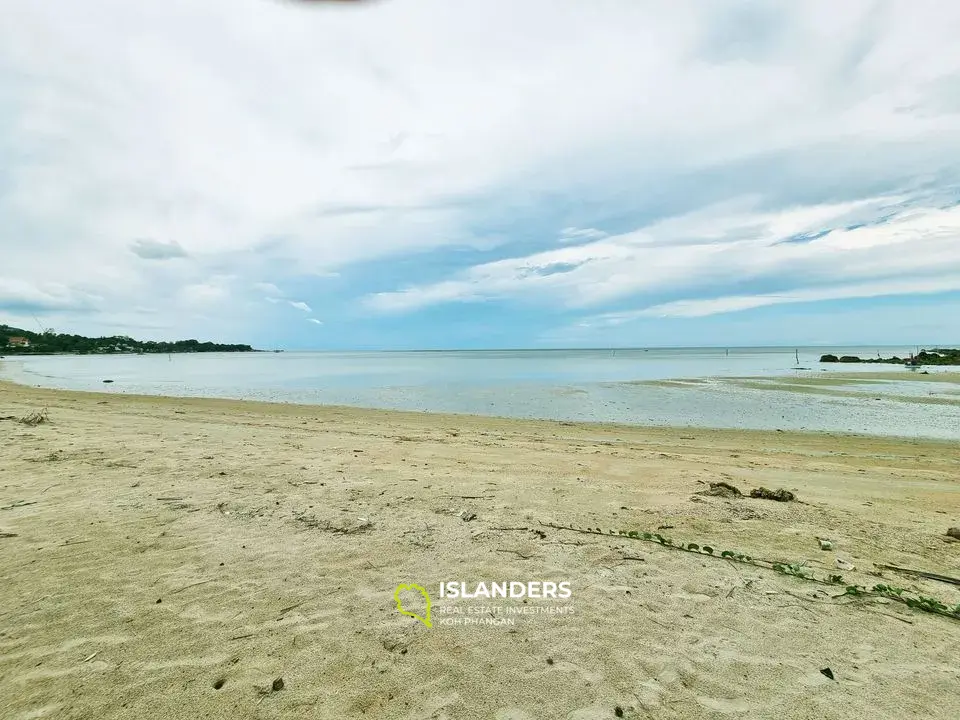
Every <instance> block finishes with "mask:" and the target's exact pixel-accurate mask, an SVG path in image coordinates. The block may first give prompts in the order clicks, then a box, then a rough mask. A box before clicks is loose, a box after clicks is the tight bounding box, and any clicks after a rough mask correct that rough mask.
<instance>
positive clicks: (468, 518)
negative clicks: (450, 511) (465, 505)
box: [460, 510, 477, 522]
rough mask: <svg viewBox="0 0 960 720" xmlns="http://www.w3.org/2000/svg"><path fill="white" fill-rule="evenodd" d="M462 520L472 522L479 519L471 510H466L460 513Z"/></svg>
mask: <svg viewBox="0 0 960 720" xmlns="http://www.w3.org/2000/svg"><path fill="white" fill-rule="evenodd" d="M460 519H461V520H463V521H464V522H470V521H471V520H476V519H477V514H476V513H475V512H470V511H469V510H464V511H462V512H461V513H460Z"/></svg>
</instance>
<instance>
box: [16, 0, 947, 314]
mask: <svg viewBox="0 0 960 720" xmlns="http://www.w3.org/2000/svg"><path fill="white" fill-rule="evenodd" d="M3 5H4V10H3V15H4V22H3V23H0V87H2V88H3V103H2V110H0V113H2V114H3V115H2V117H0V128H3V130H2V131H0V167H2V168H3V173H4V178H3V185H4V194H3V195H2V196H0V228H3V233H4V236H3V238H0V242H2V243H3V248H2V256H3V265H4V270H3V272H4V274H5V276H6V277H7V278H15V279H16V280H17V282H22V283H25V284H26V286H29V287H30V288H34V289H36V288H39V287H41V286H45V287H48V288H52V287H58V288H60V290H58V291H57V292H53V291H43V292H40V291H37V292H40V294H39V295H36V296H34V297H33V299H32V300H29V302H35V303H36V307H38V308H49V309H52V308H54V307H56V308H59V310H58V311H61V312H63V313H65V315H64V316H63V319H64V321H67V320H70V319H71V316H70V315H69V313H71V312H75V311H76V312H79V311H78V310H75V308H77V307H80V306H82V307H83V308H84V309H85V311H90V310H92V311H94V312H95V314H96V316H97V318H98V322H105V323H109V321H110V318H111V317H116V318H117V321H118V322H119V321H120V320H121V316H122V315H123V313H122V312H121V309H122V308H125V307H132V306H134V305H136V304H143V303H151V304H152V303H156V304H157V307H158V308H160V309H161V312H160V315H161V316H162V320H163V322H166V323H169V324H170V325H172V326H173V327H177V326H183V327H192V323H193V322H194V320H193V316H192V314H191V312H189V310H190V305H189V303H191V302H194V301H195V302H198V303H202V304H204V305H205V306H211V305H212V304H213V301H215V300H216V301H225V300H227V299H230V300H232V301H239V300H241V299H244V298H246V297H247V295H246V293H251V295H252V293H253V292H257V293H258V295H257V299H256V302H257V304H258V305H259V306H261V307H264V303H263V301H262V299H260V296H263V295H266V296H267V298H268V300H270V301H271V302H273V301H274V300H276V299H277V298H282V297H284V295H283V294H282V293H280V292H275V291H276V290H277V288H276V287H275V286H273V285H272V283H264V286H266V285H271V287H270V288H267V287H259V288H255V287H253V283H254V282H256V280H257V279H258V278H260V277H271V278H272V279H274V280H275V281H276V282H277V283H278V284H279V285H281V286H282V287H287V283H286V280H287V278H289V277H292V276H298V277H303V276H307V275H309V274H311V273H313V274H316V275H320V276H324V275H328V276H335V274H336V273H337V272H338V271H339V270H340V269H342V268H343V267H345V266H347V265H349V264H351V263H360V262H366V261H371V260H376V259H384V258H388V257H390V256H393V255H401V254H404V253H409V252H412V251H414V250H425V249H435V248H440V247H444V246H456V247H462V246H468V247H474V246H475V245H476V244H477V243H480V244H483V243H485V242H488V238H489V237H492V236H493V235H496V234H497V233H499V232H500V231H499V229H498V230H496V231H495V232H490V233H487V231H486V230H484V233H482V234H481V236H475V233H479V231H478V230H476V228H478V227H483V226H484V224H485V221H486V220H487V218H485V217H484V216H483V213H484V212H485V211H486V210H488V209H489V207H490V206H492V205H497V206H499V205H500V204H501V203H497V202H496V201H495V200H490V198H491V197H493V198H499V197H507V198H509V199H510V202H511V203H512V204H511V205H510V207H511V208H513V209H520V210H523V209H525V208H529V207H533V206H536V204H537V203H538V202H541V201H542V199H543V198H547V199H548V200H549V201H550V202H552V203H553V206H554V207H555V208H556V207H559V208H563V209H564V211H563V217H562V219H561V220H557V222H558V224H563V225H569V227H568V228H566V230H564V231H563V232H561V234H560V237H559V238H553V237H544V238H543V243H544V247H546V246H547V245H551V244H552V245H554V246H556V242H557V240H558V239H559V241H560V242H561V243H562V247H560V248H557V249H556V252H555V253H554V254H551V253H544V254H531V255H527V256H524V257H518V258H515V259H506V260H502V261H499V262H497V263H490V264H486V265H481V266H478V267H476V268H473V269H470V270H468V271H466V272H463V273H462V274H455V275H453V274H452V275H451V276H450V277H448V278H446V279H444V280H442V281H441V282H438V283H434V284H425V285H422V286H417V287H405V283H404V282H403V281H402V279H401V280H399V281H398V282H396V283H395V285H394V286H393V287H403V288H405V289H403V290H401V291H399V292H394V293H389V292H388V293H382V294H379V295H377V296H375V297H373V298H371V300H370V304H371V305H372V306H373V307H376V308H380V309H388V308H394V309H414V308H417V307H423V306H424V305H426V304H430V303H435V302H446V301H450V300H455V299H462V298H474V299H483V298H488V297H506V298H511V297H547V298H553V297H560V298H562V299H563V301H564V302H566V303H568V304H569V305H571V306H574V307H576V306H584V307H593V306H595V305H597V304H600V303H603V302H605V301H607V300H613V299H621V298H624V297H626V296H629V295H630V294H632V293H653V292H656V291H672V290H674V289H676V288H677V287H690V288H695V287H699V286H701V285H705V286H710V287H712V286H713V285H716V284H718V283H720V282H727V283H730V282H733V279H736V278H737V277H739V276H743V277H772V276H773V275H774V274H776V273H778V272H796V273H813V274H815V273H821V274H822V278H821V279H822V281H824V282H828V281H832V280H836V279H837V278H836V275H837V272H838V269H839V264H838V263H837V262H836V261H834V262H833V263H832V267H831V262H830V261H829V260H827V259H825V258H827V256H828V253H827V249H828V247H830V248H831V249H832V251H835V252H837V253H840V256H841V257H845V258H847V259H848V260H850V261H852V260H853V259H854V258H856V262H862V263H864V267H863V268H860V270H859V276H860V278H861V279H864V280H866V279H869V278H870V277H873V276H879V275H880V274H882V273H883V272H887V271H889V270H890V262H891V257H892V253H893V252H894V251H896V252H899V253H901V254H903V251H904V247H905V246H906V243H907V241H906V240H901V239H898V238H897V237H895V236H893V235H891V234H889V233H888V234H887V235H885V236H884V237H885V238H886V240H887V242H888V245H889V248H891V251H890V252H887V251H885V250H883V248H882V247H881V246H880V245H881V243H880V241H879V240H878V236H876V235H870V234H867V233H861V234H857V233H856V232H855V231H850V232H845V233H843V234H842V236H840V235H838V236H836V237H833V239H832V240H831V241H830V242H833V243H834V245H833V246H829V244H823V243H821V244H820V245H817V243H820V241H817V243H811V244H810V245H809V246H801V245H798V246H796V247H789V246H784V247H783V248H782V249H775V248H773V247H771V246H770V245H769V243H768V244H767V245H764V244H763V243H764V242H765V241H764V238H767V239H769V238H771V237H775V236H779V237H785V236H786V235H787V234H788V233H789V232H790V231H791V228H809V229H811V231H812V230H816V229H818V228H817V224H818V223H819V222H820V219H821V217H827V218H829V217H833V215H832V214H836V213H840V212H841V210H839V209H838V207H837V206H835V205H829V204H828V205H825V204H824V203H823V202H821V201H803V202H801V204H800V206H799V207H798V209H797V210H795V211H793V212H789V213H779V212H778V213H774V212H766V213H765V212H764V211H761V210H758V209H756V207H759V205H758V206H747V207H746V208H745V209H744V210H743V211H742V215H741V216H740V217H739V219H737V217H736V213H734V212H732V211H731V210H730V209H729V208H727V209H726V210H725V211H724V212H720V211H718V210H717V209H716V208H713V209H711V210H709V211H708V212H706V213H704V214H702V215H700V216H698V215H696V214H689V213H687V214H684V213H682V212H679V211H678V212H677V214H678V217H677V218H676V219H675V220H674V221H673V222H675V223H679V224H678V225H675V226H670V225H669V223H667V224H666V225H663V226H656V225H651V226H648V227H646V228H643V229H641V230H640V231H638V232H637V233H627V234H624V233H620V232H619V231H618V234H616V235H614V236H611V237H606V236H604V235H602V231H600V230H596V229H594V228H593V227H590V225H594V224H596V225H599V226H600V227H604V228H608V229H610V228H612V227H613V225H612V224H611V225H608V224H606V223H605V222H604V221H603V217H620V216H623V215H629V213H630V211H631V210H632V203H634V202H639V200H640V199H642V198H644V197H646V196H649V195H655V194H656V193H657V192H659V191H660V189H661V188H660V185H659V183H660V181H661V179H664V178H674V179H676V178H677V177H678V176H680V175H683V176H684V177H688V178H693V179H696V178H699V177H700V176H701V174H702V173H714V172H716V171H717V169H718V168H724V167H728V166H730V165H731V164H736V163H741V162H742V163H746V162H750V161H751V160H752V159H755V158H758V157H761V156H765V155H770V154H776V153H780V154H783V157H784V158H785V160H784V172H785V173H787V171H788V170H790V169H791V168H793V167H794V165H796V164H797V163H798V162H799V161H800V160H803V159H805V158H808V157H812V156H814V155H816V156H817V157H822V158H825V161H824V163H823V164H822V167H820V166H818V167H817V174H816V176H814V177H812V178H810V177H808V178H805V179H804V182H805V183H806V185H805V187H803V188H800V189H801V190H809V189H810V188H816V187H820V186H823V185H829V184H831V183H833V184H834V185H836V186H838V187H839V185H841V184H842V183H841V179H842V178H841V175H842V172H843V173H848V175H849V176H852V177H856V178H857V179H858V180H859V181H863V182H865V181H864V180H863V178H865V177H870V178H871V179H874V178H876V176H878V175H881V174H883V173H888V174H887V175H882V177H880V178H879V179H878V183H879V180H882V179H884V178H888V177H891V174H892V175H895V176H896V177H897V178H900V177H907V178H909V179H918V178H923V177H933V178H937V177H939V176H938V173H941V172H944V171H946V173H947V175H949V174H950V173H951V172H952V173H954V174H955V173H956V162H955V161H953V160H951V158H954V157H957V156H958V154H960V114H958V113H957V110H958V108H960V103H958V98H960V91H958V88H960V84H958V83H957V80H956V79H957V76H958V70H960V55H958V54H957V53H956V51H955V38H956V36H957V35H958V33H960V6H958V5H956V4H953V3H935V4H933V3H931V4H924V3H920V4H918V3H915V2H908V1H906V0H895V1H894V2H890V3H884V4H882V5H877V4H875V3H874V2H871V1H867V0H849V1H848V2H844V3H839V4H838V3H826V2H807V3H789V4H779V5H777V6H776V7H775V8H774V9H772V10H771V9H770V8H767V9H763V8H762V7H759V6H757V5H756V4H754V3H749V2H731V3H723V4H710V3H706V4H705V3H698V2H676V3H641V2H637V1H636V0H611V1H610V2H602V3H598V2H592V3H591V2H584V1H583V0H526V1H525V2H523V3H516V2H510V1H508V0H490V1H489V2H477V3H468V4H460V3H450V2H448V1H447V0H405V1H403V2H400V1H396V2H374V3H369V4H367V5H366V6H365V7H363V8H349V9H344V8H337V7H327V6H324V7H319V6H315V7H311V5H312V4H309V3H289V2H272V1H270V0H207V1H206V2H203V3H197V2H195V1H194V0H142V1H141V2H137V3H130V2H129V1H128V0H85V2H83V3H64V2H62V0H6V2H4V4H3ZM744 13H748V14H751V13H752V15H750V17H749V18H748V19H751V20H756V19H757V17H759V19H760V20H762V22H744V21H743V19H744V18H743V14H744ZM757 13H760V15H759V16H756V14H757ZM755 16H756V17H755ZM507 17H508V18H509V20H510V21H509V22H504V18H507ZM491 38H496V43H495V44H494V45H491V42H490V39H491ZM437 58H442V61H441V62H438V61H437ZM732 89H735V92H734V91H733V90H732ZM281 100H282V102H281ZM851 168H852V169H851ZM640 171H642V172H641V174H642V175H643V177H645V178H648V181H646V182H645V183H638V182H636V178H637V173H638V172H640ZM841 171H842V172H841ZM801 174H802V173H801ZM848 175H843V178H846V177H848ZM709 177H712V176H708V179H709ZM838 178H840V179H838ZM745 182H746V181H745ZM747 184H749V183H747ZM879 184H880V185H883V183H879ZM883 186H884V187H886V185H883ZM664 187H665V185H664ZM789 190H791V188H787V189H786V190H784V191H783V193H784V194H788V195H789V192H788V191H789ZM840 190H843V188H840ZM747 191H751V192H756V193H758V194H759V195H761V196H763V195H765V194H766V193H767V191H768V188H766V187H764V186H762V185H760V186H757V185H755V186H753V187H748V188H746V189H744V188H738V189H736V190H735V191H734V190H731V193H732V194H742V193H744V192H747ZM872 192H877V191H872ZM801 194H803V193H801ZM840 194H843V193H842V192H841V193H840ZM685 195H686V188H685V187H678V189H675V190H672V191H671V195H670V197H667V198H664V200H665V201H666V200H669V201H671V203H668V204H670V206H671V207H678V206H681V207H684V208H689V207H691V205H690V204H686V205H684V204H683V203H680V202H679V201H678V200H677V197H678V196H679V197H681V198H683V197H684V196H685ZM719 195H722V193H720V194H718V196H719ZM585 196H589V197H590V198H593V200H594V204H593V205H591V204H589V203H587V202H586V201H584V203H583V204H582V206H581V205H578V204H577V202H578V201H579V200H580V199H581V198H583V197H585ZM713 199H716V198H713ZM779 199H780V200H781V201H782V200H783V198H782V197H781V198H779ZM689 202H690V203H693V202H695V201H694V200H692V199H691V200H689ZM484 203H486V205H484ZM781 204H782V203H781ZM608 205H611V206H614V205H615V207H607V206H608ZM805 205H806V206H807V207H804V206H805ZM578 207H583V208H587V209H582V210H578V209H577V208H578ZM589 208H594V209H593V210H591V209H589ZM854 211H856V208H854V209H853V210H850V211H849V212H854ZM505 212H506V211H505ZM518 212H519V210H518ZM843 212H847V211H846V210H844V211H843ZM923 212H924V213H926V214H925V216H924V218H925V220H924V221H923V222H927V223H928V224H927V225H925V226H923V227H921V223H920V221H908V220H906V219H905V220H903V221H902V222H901V224H900V226H899V228H900V231H901V232H903V233H906V234H908V235H911V237H913V238H914V239H913V240H912V241H910V243H909V244H910V246H911V247H912V248H914V249H912V250H911V251H910V252H908V253H906V256H907V257H905V262H906V264H907V265H908V266H910V267H912V268H913V270H915V271H917V272H920V271H924V272H925V271H926V269H927V268H928V266H929V263H930V258H931V257H932V256H933V254H934V253H935V252H937V251H939V249H940V248H945V252H946V261H947V263H950V262H953V258H954V253H955V251H954V250H952V249H950V248H949V247H948V246H949V243H948V242H947V240H946V236H945V235H943V233H944V232H953V225H952V224H951V223H953V219H952V216H951V217H947V216H944V218H941V219H942V220H943V221H944V222H946V223H947V225H948V226H949V227H948V228H940V227H938V226H936V222H939V220H938V218H936V217H935V215H934V214H933V211H932V209H931V208H926V209H924V210H923ZM818 213H820V215H818ZM824 213H825V215H824ZM592 214H595V215H596V217H593V216H591V215H592ZM578 215H583V217H578ZM698 218H699V219H698ZM714 218H721V219H723V218H726V219H725V220H724V224H723V226H722V227H719V226H718V227H714V226H712V225H711V224H710V221H711V220H712V219H714ZM510 220H511V218H510V217H507V218H506V221H505V224H507V225H509V221H510ZM751 223H755V224H758V225H759V227H760V229H759V230H757V229H756V228H755V227H754V225H752V224H751ZM621 225H622V223H621ZM798 232H799V231H798ZM758 233H759V234H758ZM924 233H926V234H924ZM505 235H506V237H507V238H508V239H507V240H504V241H503V243H502V248H501V249H503V250H504V252H505V253H507V254H509V252H510V251H509V244H508V243H509V242H514V240H512V238H511V236H510V235H509V233H505ZM149 238H154V239H153V240H150V239H149ZM155 238H176V241H172V240H171V241H161V240H156V239H155ZM824 240H826V238H824ZM928 242H929V243H930V244H929V245H928V244H927V243H928ZM921 243H923V246H922V247H921ZM161 245H163V247H161ZM758 248H760V249H763V252H758ZM524 252H527V251H524ZM844 253H846V255H844ZM515 254H518V255H520V254H521V253H520V251H517V252H516V253H515ZM162 257H177V258H179V259H178V260H177V261H176V262H143V260H144V259H146V258H149V259H161V258H162ZM569 266H575V267H572V268H571V267H569ZM867 266H870V267H867ZM264 268H266V270H265V269H264ZM947 271H948V270H947V269H946V268H945V269H944V270H943V272H947ZM267 272H269V275H267V274H265V273H267ZM855 272H857V271H855ZM871 273H872V275H871ZM219 274H235V275H238V276H240V281H238V282H236V283H234V284H232V285H229V289H228V287H227V285H225V284H223V283H219V282H218V281H216V280H215V279H214V278H215V277H216V276H217V275H219ZM290 287H292V285H291V286H290ZM728 290H729V292H728V294H731V295H736V294H737V292H734V291H733V290H731V289H729V288H728ZM31 292H33V291H31ZM24 294H25V291H22V289H21V291H18V292H17V297H18V298H21V300H22V298H23V296H24ZM27 294H29V293H27ZM723 294H724V293H723V292H718V293H716V296H718V297H719V296H721V295H723ZM158 297H159V298H161V299H163V300H165V301H169V302H163V303H161V302H158V301H156V300H155V298H158ZM83 298H86V300H78V299H83ZM96 298H100V300H96ZM21 300H18V301H17V302H20V301H21ZM2 302H4V301H3V300H2V299H0V303H2ZM222 307H223V311H224V312H229V310H228V309H227V308H229V307H230V303H227V302H223V305H222ZM12 308H14V305H13V303H12V301H11V302H8V303H7V306H6V309H7V311H8V312H13V311H14V310H13V309H12ZM265 309H266V308H265ZM4 310H5V306H4V305H2V304H0V312H2V311H4ZM264 317H265V316H263V315H258V314H257V313H256V312H255V311H252V310H251V311H249V312H247V313H246V314H245V315H243V320H242V322H245V323H248V324H254V323H257V322H265V321H264V320H263V318H264ZM73 319H74V320H77V321H79V318H78V317H77V316H74V317H73ZM238 322H239V321H238ZM218 327H219V326H218Z"/></svg>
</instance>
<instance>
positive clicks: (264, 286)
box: [253, 282, 283, 300]
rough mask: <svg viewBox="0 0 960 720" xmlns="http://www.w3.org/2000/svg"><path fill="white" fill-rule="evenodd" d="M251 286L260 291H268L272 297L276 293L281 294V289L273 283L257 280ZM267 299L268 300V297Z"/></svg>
mask: <svg viewBox="0 0 960 720" xmlns="http://www.w3.org/2000/svg"><path fill="white" fill-rule="evenodd" d="M253 287H254V288H255V289H257V290H259V291H260V292H265V293H269V294H270V295H271V296H272V297H273V298H276V297H277V296H278V295H283V291H282V290H281V289H280V288H278V287H277V286H276V285H274V284H273V283H268V282H258V283H254V284H253ZM267 299H268V300H270V298H267Z"/></svg>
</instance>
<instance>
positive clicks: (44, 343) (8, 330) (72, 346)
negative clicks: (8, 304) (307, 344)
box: [0, 325, 254, 355]
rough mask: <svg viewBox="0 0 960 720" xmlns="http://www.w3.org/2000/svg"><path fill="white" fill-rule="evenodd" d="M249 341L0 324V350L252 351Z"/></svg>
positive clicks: (25, 352) (85, 352)
mask: <svg viewBox="0 0 960 720" xmlns="http://www.w3.org/2000/svg"><path fill="white" fill-rule="evenodd" d="M11 338H26V339H27V341H28V342H29V343H30V344H29V345H27V346H22V345H19V344H15V345H11V344H10V339H11ZM253 351H254V350H253V348H252V347H250V346H249V345H241V344H221V343H212V342H200V341H199V340H173V341H156V340H134V339H133V338H131V337H127V336H125V335H112V336H109V337H96V338H91V337H85V336H83V335H71V334H68V333H57V332H54V331H53V330H45V331H44V332H42V333H35V332H30V331H29V330H23V329H21V328H15V327H11V326H9V325H0V354H5V355H46V354H74V355H90V354H111V353H192V352H253Z"/></svg>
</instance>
